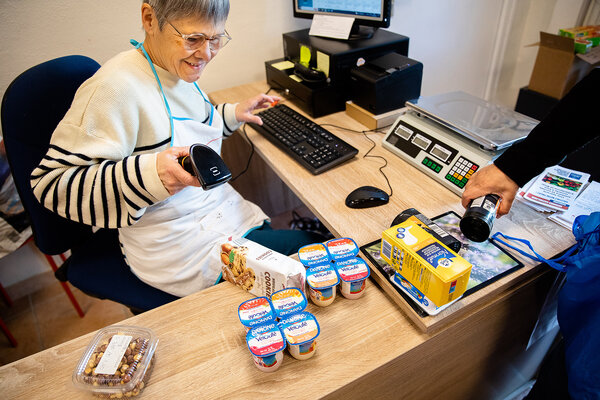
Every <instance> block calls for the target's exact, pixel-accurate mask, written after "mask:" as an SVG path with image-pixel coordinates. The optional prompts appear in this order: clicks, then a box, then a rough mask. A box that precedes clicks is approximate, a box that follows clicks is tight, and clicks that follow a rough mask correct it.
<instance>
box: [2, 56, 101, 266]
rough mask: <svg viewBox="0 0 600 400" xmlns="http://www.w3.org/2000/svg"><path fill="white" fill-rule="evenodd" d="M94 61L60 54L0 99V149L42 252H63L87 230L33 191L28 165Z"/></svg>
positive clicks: (37, 160) (44, 147) (33, 165)
mask: <svg viewBox="0 0 600 400" xmlns="http://www.w3.org/2000/svg"><path fill="white" fill-rule="evenodd" d="M99 67H100V65H99V64H98V63H97V62H96V61H94V60H92V59H91V58H88V57H85V56H76V55H74V56H66V57H61V58H57V59H54V60H50V61H47V62H44V63H42V64H39V65H37V66H35V67H32V68H30V69H28V70H27V71H25V72H23V73H22V74H21V75H19V76H18V77H17V78H15V80H14V81H13V82H12V83H11V84H10V86H9V87H8V89H7V90H6V92H5V93H4V98H3V99H2V110H1V113H2V132H3V136H4V144H5V148H6V155H7V158H8V162H9V164H10V168H11V171H12V174H13V179H14V181H15V185H16V187H17V190H18V192H19V196H20V197H21V201H22V203H23V207H24V208H25V210H26V211H27V213H28V214H29V216H30V219H31V222H32V231H33V236H34V239H35V243H36V245H37V246H38V248H39V249H40V250H41V251H42V252H43V253H45V254H49V255H54V254H60V253H64V252H65V251H67V250H69V249H71V248H72V247H74V246H76V245H78V244H79V243H81V242H82V241H84V240H86V239H87V238H89V236H90V235H91V234H92V229H91V227H89V226H87V225H84V224H80V223H77V222H74V221H70V220H67V219H65V218H62V217H60V216H59V215H58V214H55V213H53V212H52V211H50V210H48V209H46V208H44V207H43V206H42V205H41V204H40V203H39V202H38V201H37V199H36V198H35V196H34V195H33V191H32V189H31V185H30V180H29V179H30V176H31V173H32V171H33V170H34V169H35V168H36V167H37V166H38V164H39V163H40V161H41V159H42V157H44V155H45V154H46V152H47V151H48V147H49V143H50V137H51V136H52V133H53V132H54V129H55V128H56V126H57V125H58V123H59V122H60V120H61V119H62V118H63V116H64V115H65V113H66V112H67V110H68V109H69V107H70V106H71V102H72V101H73V97H74V95H75V92H76V91H77V89H78V88H79V86H80V85H81V84H82V83H83V82H84V81H85V80H87V79H88V78H89V77H91V76H92V75H93V74H94V73H95V72H96V71H97V70H98V68H99Z"/></svg>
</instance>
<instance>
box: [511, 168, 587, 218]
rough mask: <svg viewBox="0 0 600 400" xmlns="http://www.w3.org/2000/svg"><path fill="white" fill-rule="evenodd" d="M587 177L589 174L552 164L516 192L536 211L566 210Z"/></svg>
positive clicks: (584, 183) (583, 185)
mask: <svg viewBox="0 0 600 400" xmlns="http://www.w3.org/2000/svg"><path fill="white" fill-rule="evenodd" d="M589 178H590V174H586V173H584V172H579V171H575V170H572V169H568V168H563V167H560V166H553V167H550V168H546V170H544V172H542V174H541V175H539V176H538V177H536V178H534V179H532V180H531V181H530V182H529V183H527V185H525V187H524V188H523V189H522V190H520V191H519V192H518V198H520V199H522V200H524V201H526V202H528V203H529V205H530V206H532V207H533V208H535V209H536V210H538V211H545V212H552V211H566V210H568V209H569V207H570V206H571V204H572V203H573V201H574V200H575V198H577V195H579V193H580V192H581V191H582V189H583V188H584V187H585V185H586V184H587V182H588V179H589Z"/></svg>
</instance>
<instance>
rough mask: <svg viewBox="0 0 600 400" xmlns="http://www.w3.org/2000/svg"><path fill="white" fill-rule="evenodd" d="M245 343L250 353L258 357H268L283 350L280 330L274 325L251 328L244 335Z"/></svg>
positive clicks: (283, 344) (283, 343)
mask: <svg viewBox="0 0 600 400" xmlns="http://www.w3.org/2000/svg"><path fill="white" fill-rule="evenodd" d="M246 342H247V343H248V349H249V350H250V352H251V353H252V354H253V355H255V356H258V357H264V356H268V355H271V354H273V353H276V352H278V351H281V350H283V349H284V348H285V340H284V338H283V335H282V334H281V330H279V328H278V327H277V325H275V324H268V325H261V326H258V327H256V328H252V329H251V330H250V331H249V332H248V334H247V335H246Z"/></svg>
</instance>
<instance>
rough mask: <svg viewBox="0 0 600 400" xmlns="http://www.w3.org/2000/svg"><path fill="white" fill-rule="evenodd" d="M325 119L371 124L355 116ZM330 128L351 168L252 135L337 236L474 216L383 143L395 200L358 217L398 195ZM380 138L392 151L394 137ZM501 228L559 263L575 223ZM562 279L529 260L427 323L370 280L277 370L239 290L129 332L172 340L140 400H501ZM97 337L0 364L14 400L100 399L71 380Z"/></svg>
mask: <svg viewBox="0 0 600 400" xmlns="http://www.w3.org/2000/svg"><path fill="white" fill-rule="evenodd" d="M264 90H266V85H265V84H264V83H260V82H259V83H255V84H250V85H244V86H242V87H239V88H233V89H228V90H224V91H219V92H216V93H213V94H212V95H211V97H212V99H213V101H215V102H221V101H223V100H227V101H229V102H233V101H237V100H240V99H243V98H245V97H249V96H251V95H254V94H256V93H257V92H259V91H264ZM316 121H317V122H319V123H321V124H325V122H326V121H327V122H330V123H335V124H338V125H341V126H345V127H354V128H356V129H360V130H362V129H364V127H362V126H361V125H360V124H358V123H357V122H355V121H354V120H352V119H350V118H349V117H347V116H346V115H345V113H337V114H334V115H331V116H327V117H323V118H319V119H317V120H316ZM328 129H330V130H331V131H332V132H333V133H335V134H337V135H339V136H341V137H342V138H344V139H345V140H347V141H348V142H350V143H351V144H352V145H353V146H355V147H357V148H358V149H359V151H360V153H359V156H358V157H356V158H355V159H354V160H353V161H351V162H349V163H347V164H345V165H344V166H343V167H339V168H335V169H333V170H331V171H328V172H326V173H324V174H322V175H318V176H313V175H311V174H310V173H309V172H307V171H305V170H304V169H302V168H300V167H298V166H297V165H296V164H295V162H294V161H293V160H291V159H290V158H288V157H287V156H285V155H283V154H282V153H281V152H279V151H278V150H277V149H276V148H275V147H274V146H272V145H271V144H270V143H269V142H268V141H266V140H265V139H264V138H262V137H261V136H259V135H258V134H256V132H254V131H253V130H252V129H247V131H248V134H249V137H250V139H251V140H252V141H253V142H254V144H255V146H256V151H257V153H258V154H259V155H260V158H262V159H263V160H264V161H265V162H266V163H267V164H268V165H269V166H270V167H271V168H272V169H273V171H275V173H276V174H277V175H278V176H279V177H280V178H281V179H282V181H283V182H285V183H286V184H287V185H288V186H289V188H290V189H291V190H292V191H293V192H294V193H295V194H296V195H297V196H298V198H300V199H301V200H302V201H303V202H304V203H305V204H306V205H307V206H308V207H310V209H311V210H312V211H313V212H314V213H315V215H317V216H318V217H319V218H320V219H321V221H322V222H324V223H325V224H326V225H327V226H328V228H329V229H330V230H331V231H332V232H333V233H334V234H335V235H337V236H350V237H353V238H354V239H355V240H356V241H357V243H358V244H359V245H362V244H365V243H368V242H371V241H373V240H376V239H377V238H378V237H379V235H380V233H381V231H382V230H383V229H385V228H386V227H387V226H388V225H389V223H390V222H391V220H392V219H393V218H394V216H395V215H396V214H397V213H398V212H400V211H402V210H404V209H406V208H409V207H415V208H417V209H419V210H420V211H421V212H422V213H424V214H425V215H427V216H434V215H438V214H441V213H443V212H445V211H448V210H454V211H456V212H458V213H459V214H461V213H462V212H463V210H462V207H461V206H460V202H459V198H458V197H457V196H456V195H454V194H452V193H451V192H449V191H448V190H446V189H444V188H443V187H442V186H441V185H440V184H438V183H437V182H435V181H433V180H432V179H431V178H429V177H427V176H425V175H423V174H422V173H420V172H419V171H418V170H416V169H415V168H413V167H411V166H410V165H408V164H407V163H405V162H404V161H402V160H401V159H399V158H398V157H396V156H394V155H392V154H391V153H389V152H387V151H386V150H384V149H382V148H381V147H380V146H377V148H376V149H375V150H373V154H375V155H381V156H384V157H385V158H386V159H387V161H388V167H387V168H386V170H385V171H386V174H387V175H388V177H389V178H390V181H391V183H392V186H393V188H394V195H393V196H392V198H391V201H390V203H389V204H387V205H385V206H382V207H377V208H371V209H363V210H351V209H348V208H346V207H345V206H344V199H345V197H346V195H347V194H348V193H349V192H350V191H351V190H352V189H354V188H355V187H358V186H360V185H364V184H369V185H373V186H379V187H382V188H384V189H385V188H386V184H385V181H384V179H383V177H382V176H381V175H379V172H378V168H379V166H380V165H381V164H382V161H381V160H380V159H374V158H366V159H364V158H362V156H363V155H364V154H365V152H366V151H367V150H368V149H369V147H370V143H369V142H368V140H366V139H365V138H364V136H363V135H362V134H354V133H348V132H343V131H341V130H337V129H334V128H328ZM369 136H370V137H371V138H373V140H375V141H376V142H377V143H380V142H381V139H382V137H383V134H381V133H372V134H370V135H369ZM234 173H235V171H234ZM254 184H255V185H257V184H258V185H260V184H261V182H255V183H254ZM496 227H497V228H500V229H501V230H502V231H503V232H506V233H507V234H514V235H516V236H522V237H525V238H528V239H530V240H532V242H533V245H534V246H535V248H536V249H537V250H539V251H538V252H539V253H540V254H542V255H543V256H547V257H549V256H552V255H554V254H556V253H557V252H559V251H561V250H562V249H564V248H566V247H567V246H568V245H569V244H570V243H571V241H572V238H571V237H570V235H569V234H568V232H567V231H566V230H565V229H564V228H560V227H558V226H556V225H554V224H553V223H552V222H550V221H547V220H546V219H544V218H543V217H540V216H539V215H538V214H537V213H535V212H533V211H531V210H529V209H528V208H527V207H524V206H522V205H519V204H516V205H515V207H514V209H513V211H512V212H511V214H510V215H509V216H507V217H504V218H502V219H501V220H499V221H497V223H496ZM375 278H376V276H375ZM552 280H553V274H552V273H548V272H546V270H545V269H543V268H542V267H535V266H533V265H532V264H528V263H526V266H525V268H522V269H521V270H520V271H519V272H517V273H515V274H511V276H510V277H508V278H506V279H503V280H500V281H498V282H496V283H495V284H494V285H492V286H493V287H490V288H489V289H486V291H485V292H484V290H481V291H479V292H477V293H478V294H474V295H472V296H468V297H467V298H465V299H464V300H461V301H459V302H458V303H456V304H455V305H453V307H452V312H450V311H448V312H444V313H442V314H444V318H440V319H435V318H433V319H432V318H431V317H428V318H424V319H423V318H420V317H418V316H417V317H416V318H418V320H417V319H415V316H414V315H411V313H410V311H409V310H410V307H408V309H407V307H402V306H401V305H399V304H398V303H397V302H396V299H394V298H393V297H392V296H390V295H389V294H388V293H386V292H385V291H383V290H381V289H380V287H379V286H378V285H377V284H376V283H374V282H373V281H372V280H369V281H368V283H367V289H366V292H365V294H364V295H363V297H361V298H360V299H358V300H347V299H345V298H343V297H341V296H339V297H338V298H337V299H336V300H335V301H334V303H333V304H332V305H330V306H329V307H325V308H319V307H316V306H314V305H313V304H309V308H308V311H310V312H312V313H313V314H314V315H315V316H316V317H317V319H318V321H319V324H320V325H321V335H320V336H319V338H318V344H317V352H316V354H315V356H314V357H313V358H311V359H309V360H305V361H298V360H295V359H293V358H292V357H291V356H290V355H289V354H288V353H287V352H286V354H285V356H284V360H283V364H282V366H281V368H280V369H279V370H278V371H276V372H274V373H263V372H261V371H259V370H258V369H257V368H256V367H255V366H254V364H253V362H252V359H251V356H250V353H249V351H248V349H247V347H246V344H245V340H244V336H245V334H244V329H243V328H242V326H241V324H240V323H239V321H238V317H237V306H238V305H239V303H241V302H242V301H244V300H246V299H249V298H250V297H251V296H250V295H249V294H247V293H245V292H243V291H241V290H239V289H238V288H236V287H233V286H232V285H230V284H229V283H227V282H225V283H222V284H220V285H217V286H215V287H212V288H210V289H207V290H204V291H202V292H200V293H196V294H193V295H190V296H188V297H186V298H183V299H181V300H178V301H175V302H173V303H170V304H167V305H165V306H163V307H160V308H158V309H155V310H152V311H149V312H146V313H143V314H141V315H138V316H134V317H132V318H129V319H127V320H125V321H123V322H122V323H120V324H125V325H139V326H145V327H148V328H150V329H152V330H153V331H154V332H155V333H156V335H157V336H158V338H159V339H160V342H159V344H158V349H157V353H156V355H157V363H156V365H155V368H154V371H153V373H152V376H151V378H150V381H149V384H148V386H147V387H146V388H145V389H144V391H143V392H142V394H141V395H142V396H143V398H148V399H154V398H157V399H171V398H179V399H189V398H211V399H212V398H223V399H250V398H258V399H298V398H300V399H313V398H331V399H334V398H343V399H349V398H365V399H374V398H407V399H432V398H440V397H441V396H443V397H444V398H445V399H469V398H492V397H493V396H494V395H497V394H498V392H497V390H498V388H497V387H495V386H494V382H495V381H497V380H498V379H500V378H502V377H503V376H504V375H505V374H506V372H507V371H509V370H510V369H511V368H512V366H511V363H512V362H513V361H514V359H515V358H516V357H517V356H519V355H520V354H521V353H522V352H523V351H524V349H525V346H526V345H527V341H528V339H529V334H530V333H531V329H532V328H533V326H534V324H535V321H536V316H537V313H538V312H539V309H540V307H541V305H542V303H543V301H544V296H545V293H546V291H547V289H548V287H549V286H550V284H551V283H552ZM440 315H441V314H440ZM419 320H420V322H419ZM92 337H93V333H91V334H88V335H85V336H82V337H79V338H77V339H74V340H72V341H69V342H67V343H64V344H61V345H58V346H56V347H53V348H51V349H48V350H45V351H42V352H40V353H37V354H34V355H32V356H29V357H27V358H24V359H22V360H19V361H16V362H14V363H12V364H8V365H5V366H2V367H0V393H2V398H3V399H13V398H21V399H33V398H69V399H79V398H82V399H83V398H91V397H90V396H89V395H88V394H86V393H80V392H77V391H76V389H75V388H74V387H73V386H72V384H71V375H72V373H73V370H74V368H75V366H76V364H77V361H78V360H79V358H80V357H81V354H82V352H83V351H84V349H85V347H86V346H87V345H88V343H89V342H90V340H91V339H92Z"/></svg>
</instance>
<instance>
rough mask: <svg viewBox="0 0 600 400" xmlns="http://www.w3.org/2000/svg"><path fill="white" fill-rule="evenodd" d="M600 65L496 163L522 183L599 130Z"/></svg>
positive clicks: (518, 182)
mask: <svg viewBox="0 0 600 400" xmlns="http://www.w3.org/2000/svg"><path fill="white" fill-rule="evenodd" d="M598 93H600V68H594V69H593V70H592V71H591V72H590V73H589V74H588V75H587V76H586V77H585V78H583V79H582V80H581V81H580V82H579V83H577V85H575V86H574V87H573V89H571V90H570V91H569V93H567V94H566V95H565V97H563V98H562V99H561V100H560V102H559V103H558V104H557V105H556V106H555V107H554V108H553V109H552V110H551V112H550V113H549V114H548V116H546V118H544V119H543V120H542V121H540V123H539V124H538V125H537V126H536V127H535V128H534V129H533V130H532V131H531V133H530V134H529V135H528V136H527V138H526V139H525V140H524V141H522V142H520V143H517V144H516V145H514V146H512V147H510V148H509V149H508V150H506V151H505V152H504V153H503V154H502V155H501V156H500V157H498V159H496V160H495V161H494V164H495V165H496V166H497V167H498V168H499V169H500V170H502V172H504V173H505V174H506V175H508V176H509V177H510V178H511V179H512V180H514V181H515V182H516V183H517V184H518V185H519V186H520V187H523V185H525V184H526V183H527V182H528V181H529V180H530V179H531V178H533V177H534V176H537V175H539V174H540V173H541V172H542V171H543V170H544V169H546V168H547V167H550V166H552V165H556V164H559V163H560V162H561V161H562V160H563V158H564V157H565V156H566V155H567V154H569V153H571V152H573V151H575V150H577V149H578V148H579V147H581V146H584V145H585V144H586V143H588V142H589V141H591V140H593V139H594V138H595V137H597V136H598V135H599V134H600V124H599V123H598V118H597V116H595V115H594V112H596V110H598V109H599V107H600V96H599V95H598Z"/></svg>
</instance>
